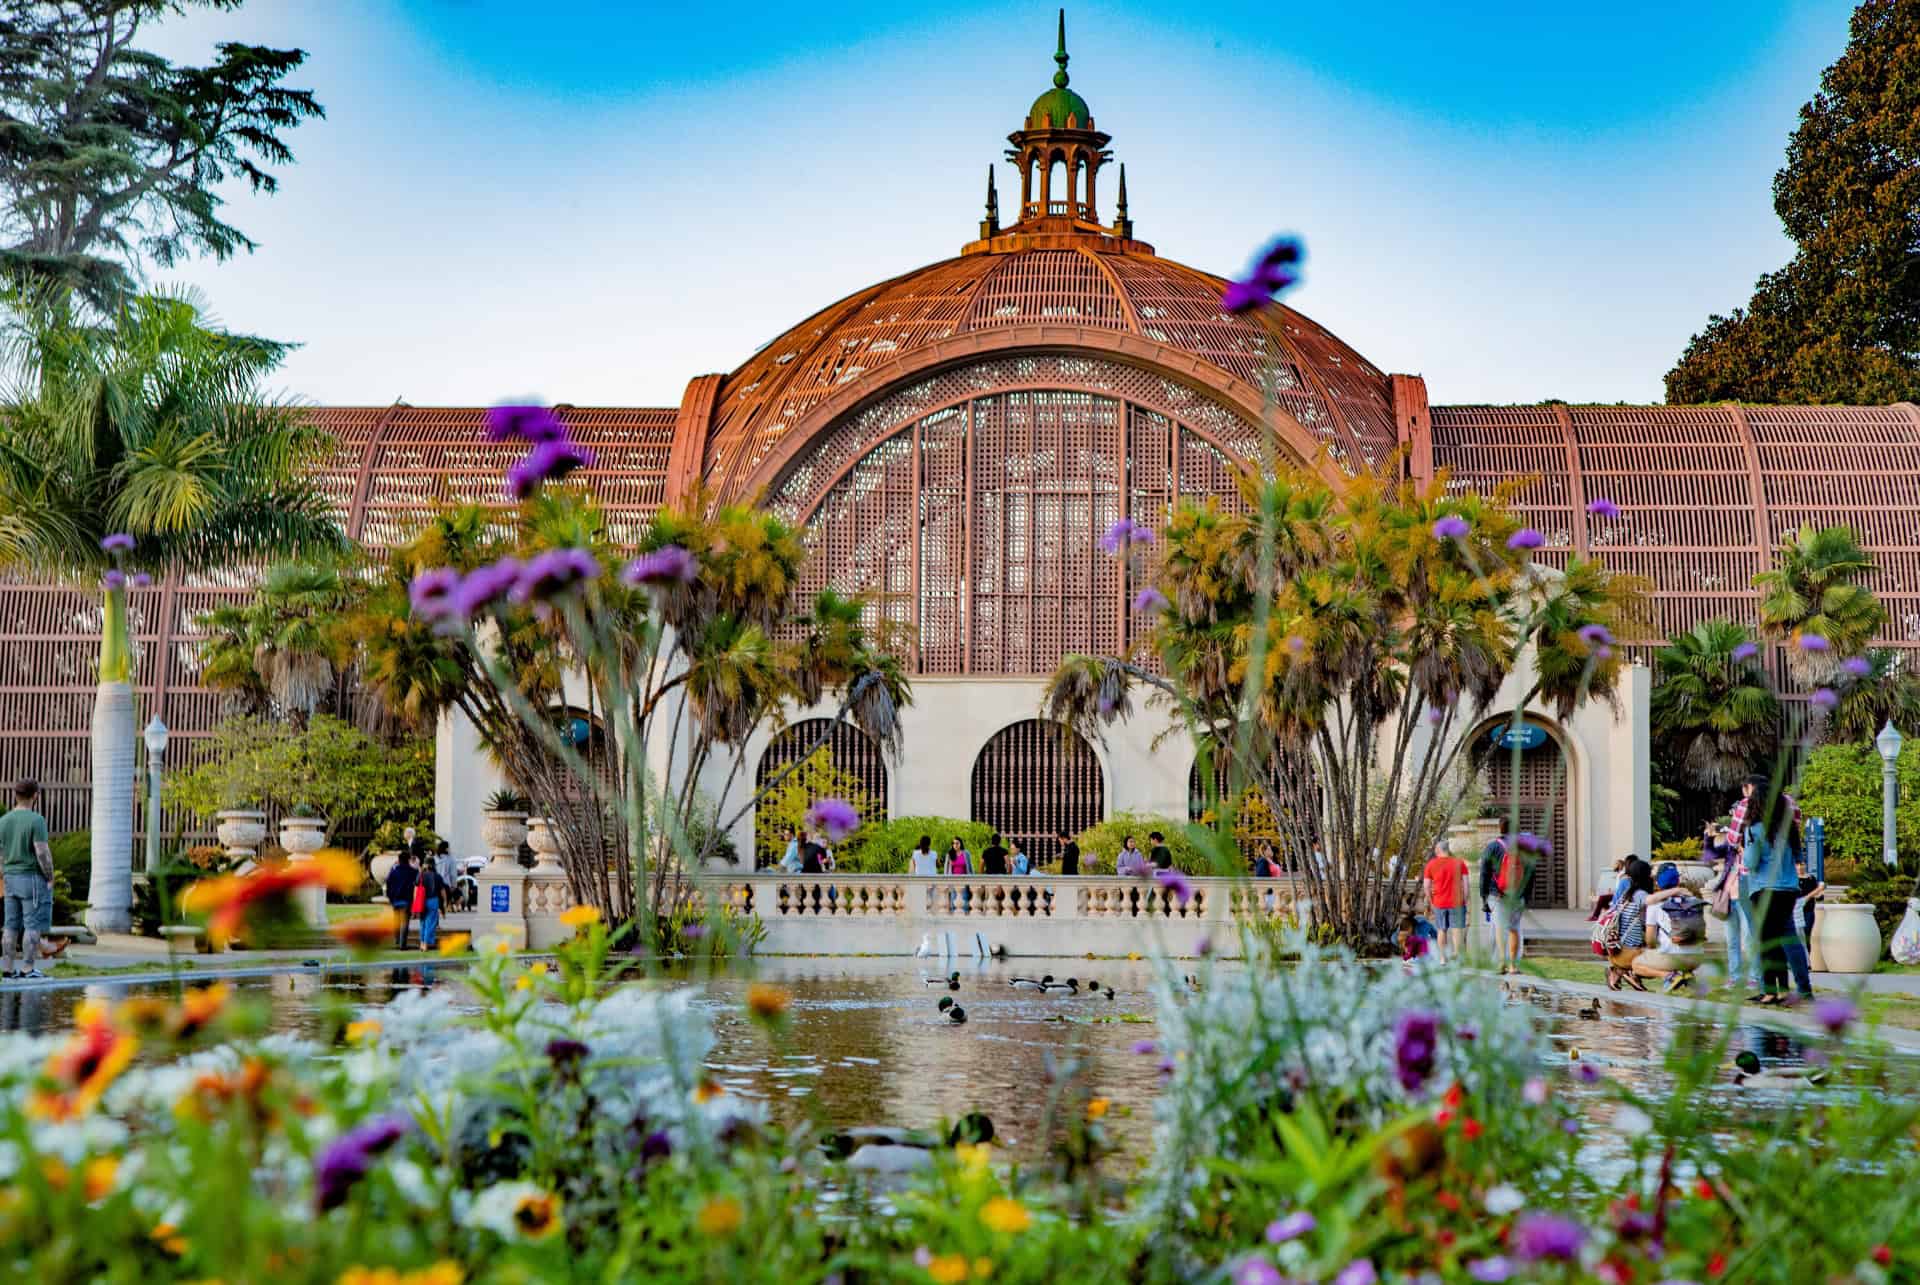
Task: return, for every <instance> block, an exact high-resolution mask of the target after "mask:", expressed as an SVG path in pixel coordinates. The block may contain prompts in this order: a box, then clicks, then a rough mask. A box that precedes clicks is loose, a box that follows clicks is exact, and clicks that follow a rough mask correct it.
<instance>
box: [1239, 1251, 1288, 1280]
mask: <svg viewBox="0 0 1920 1285" xmlns="http://www.w3.org/2000/svg"><path fill="white" fill-rule="evenodd" d="M1284 1280H1285V1278H1284V1277H1282V1276H1281V1275H1280V1269H1279V1268H1277V1267H1275V1266H1274V1265H1273V1264H1272V1263H1269V1262H1268V1261H1267V1260H1266V1259H1264V1258H1261V1257H1260V1256H1259V1255H1257V1254H1252V1255H1249V1256H1247V1257H1246V1258H1243V1259H1241V1260H1240V1262H1239V1263H1238V1264H1237V1265H1236V1266H1235V1267H1234V1269H1233V1285H1282V1282H1283V1281H1284Z"/></svg>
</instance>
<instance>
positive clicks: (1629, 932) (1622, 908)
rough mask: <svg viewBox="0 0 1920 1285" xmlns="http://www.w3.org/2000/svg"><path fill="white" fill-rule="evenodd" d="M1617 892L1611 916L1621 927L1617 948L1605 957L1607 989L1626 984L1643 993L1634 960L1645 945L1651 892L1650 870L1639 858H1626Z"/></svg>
mask: <svg viewBox="0 0 1920 1285" xmlns="http://www.w3.org/2000/svg"><path fill="white" fill-rule="evenodd" d="M1620 889H1621V891H1619V892H1617V893H1616V894H1615V895H1614V899H1613V907H1614V914H1615V915H1616V916H1618V918H1619V924H1620V945H1619V948H1618V949H1617V950H1615V951H1614V952H1613V953H1612V954H1611V955H1608V956H1607V988H1608V989H1609V990H1616V991H1617V990H1619V989H1620V987H1621V986H1622V985H1629V986H1632V987H1633V988H1634V989H1635V990H1645V989H1647V987H1646V983H1644V982H1642V981H1641V980H1640V979H1639V978H1638V977H1637V976H1635V975H1634V971H1633V961H1634V960H1635V959H1637V958H1639V956H1640V952H1641V951H1643V950H1645V949H1646V945H1647V898H1648V897H1650V896H1651V895H1652V894H1653V890H1654V889H1653V867H1652V866H1650V865H1648V864H1647V863H1646V862H1644V861H1642V860H1641V859H1640V858H1639V857H1628V858H1627V865H1626V869H1625V870H1624V871H1623V872H1622V874H1621V878H1620Z"/></svg>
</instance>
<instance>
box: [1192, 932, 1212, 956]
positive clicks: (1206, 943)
mask: <svg viewBox="0 0 1920 1285" xmlns="http://www.w3.org/2000/svg"><path fill="white" fill-rule="evenodd" d="M1193 953H1194V954H1196V955H1198V956H1199V957H1200V958H1202V959H1205V958H1207V957H1208V956H1210V955H1212V954H1213V938H1211V937H1202V938H1201V939H1200V941H1199V944H1197V945H1196V946H1195V947H1194V948H1193Z"/></svg>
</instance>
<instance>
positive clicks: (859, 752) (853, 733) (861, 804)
mask: <svg viewBox="0 0 1920 1285" xmlns="http://www.w3.org/2000/svg"><path fill="white" fill-rule="evenodd" d="M822 737H825V738H826V739H825V741H824V742H822V741H821V738H822ZM810 754H818V755H820V756H821V758H820V762H821V763H822V764H823V765H824V768H825V771H824V773H823V774H822V775H823V776H825V777H826V779H827V780H828V781H831V782H834V786H833V790H820V791H818V792H819V793H831V792H833V791H834V790H838V791H839V792H842V793H845V794H849V795H853V794H857V795H858V796H859V797H858V798H852V799H849V800H848V801H849V802H851V803H853V805H854V806H855V807H856V808H858V809H859V810H860V818H861V820H862V821H883V820H885V819H886V816H887V764H886V759H885V757H884V756H883V755H882V754H881V752H880V747H879V746H878V745H876V744H875V743H874V741H873V738H872V737H870V736H868V735H867V734H866V733H865V732H863V731H861V730H860V729H859V728H857V727H855V726H854V725H853V724H851V723H847V722H836V721H835V720H833V719H831V718H805V719H801V720H800V721H799V722H797V723H792V724H789V725H788V726H786V727H784V728H782V729H781V730H780V731H779V732H777V733H776V734H775V735H774V738H773V740H772V741H770V742H768V744H767V748H766V752H765V753H763V754H762V755H761V756H760V765H759V767H757V768H755V769H754V774H753V792H754V793H755V794H758V793H760V791H761V790H763V789H765V788H766V786H767V783H768V782H769V781H771V780H773V779H774V778H775V777H777V776H779V775H780V773H781V772H783V771H785V770H786V769H787V768H789V767H791V766H792V765H793V764H795V763H798V762H800V761H801V760H802V759H804V758H806V757H808V756H809V755H810ZM808 770H809V769H807V768H804V767H803V768H800V769H799V770H798V771H796V772H794V773H793V774H792V775H790V776H788V777H787V778H786V779H787V780H788V781H799V782H800V784H802V785H805V784H808V782H806V781H804V780H801V779H800V778H803V777H805V776H806V774H807V773H808ZM808 802H811V799H809V800H808ZM777 805H778V798H777V796H775V795H769V796H768V797H767V798H763V799H761V800H760V803H759V804H758V805H757V806H756V807H755V808H754V813H753V851H754V864H755V866H756V868H758V867H764V866H767V865H770V864H772V862H774V861H777V860H779V858H780V851H779V844H780V827H781V826H783V825H791V824H792V823H793V822H792V820H791V819H789V818H786V817H784V816H780V817H776V816H773V815H770V813H771V811H772V810H774V809H775V808H777Z"/></svg>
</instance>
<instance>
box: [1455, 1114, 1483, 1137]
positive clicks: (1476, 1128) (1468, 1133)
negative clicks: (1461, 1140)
mask: <svg viewBox="0 0 1920 1285" xmlns="http://www.w3.org/2000/svg"><path fill="white" fill-rule="evenodd" d="M1486 1131H1487V1130H1486V1126H1485V1125H1483V1124H1481V1123H1480V1122H1479V1121H1478V1120H1476V1119H1474V1118H1473V1117H1472V1116H1468V1117H1467V1118H1466V1119H1465V1120H1464V1121H1462V1122H1461V1124H1460V1133H1461V1135H1462V1136H1463V1137H1465V1138H1466V1140H1467V1141H1468V1142H1472V1141H1473V1140H1474V1139H1475V1138H1477V1137H1479V1136H1480V1135H1481V1134H1483V1133H1485V1132H1486Z"/></svg>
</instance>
